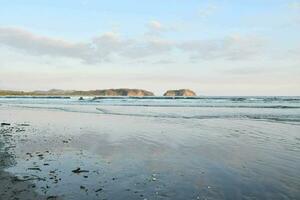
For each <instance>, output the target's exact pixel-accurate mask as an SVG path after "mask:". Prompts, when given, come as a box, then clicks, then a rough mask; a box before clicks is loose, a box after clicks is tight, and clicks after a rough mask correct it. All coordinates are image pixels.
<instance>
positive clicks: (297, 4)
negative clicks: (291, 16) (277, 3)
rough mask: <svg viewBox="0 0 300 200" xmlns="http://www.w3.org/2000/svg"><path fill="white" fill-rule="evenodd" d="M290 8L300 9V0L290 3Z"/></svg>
mask: <svg viewBox="0 0 300 200" xmlns="http://www.w3.org/2000/svg"><path fill="white" fill-rule="evenodd" d="M290 8H292V9H295V10H300V1H294V2H293V3H290Z"/></svg>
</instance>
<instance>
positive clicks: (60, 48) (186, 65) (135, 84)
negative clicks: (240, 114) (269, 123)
mask: <svg viewBox="0 0 300 200" xmlns="http://www.w3.org/2000/svg"><path fill="white" fill-rule="evenodd" d="M52 88H58V89H77V90H91V89H107V88H141V89H146V90H150V91H153V92H154V93H155V94H156V95H161V94H163V93H164V92H165V91H166V90H169V89H181V88H189V89H192V90H194V91H196V92H197V94H198V95H216V96H220V95H228V96H229V95H250V96H251V95H288V96H296V95H300V0H151V1H150V0H149V1H141V0H122V1H116V0H111V1H104V0H77V1H76V0H59V1H53V0H43V1H41V0H26V1H23V0H1V1H0V89H10V90H25V91H31V90H48V89H52Z"/></svg>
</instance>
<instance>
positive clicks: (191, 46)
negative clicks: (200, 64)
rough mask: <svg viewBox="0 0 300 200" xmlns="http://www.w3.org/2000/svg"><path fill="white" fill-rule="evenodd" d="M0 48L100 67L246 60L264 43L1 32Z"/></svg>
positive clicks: (250, 38)
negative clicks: (76, 38) (145, 61)
mask: <svg viewBox="0 0 300 200" xmlns="http://www.w3.org/2000/svg"><path fill="white" fill-rule="evenodd" d="M153 27H155V28H156V29H157V30H160V29H162V27H161V25H160V24H159V23H156V24H155V23H154V24H153ZM0 45H4V46H6V47H9V48H13V49H17V50H19V51H20V52H23V53H24V54H28V55H32V56H51V57H68V58H71V59H79V60H81V61H83V62H86V63H100V62H109V61H114V59H116V58H121V59H129V60H137V59H141V58H147V57H151V58H152V57H155V56H156V57H157V58H158V59H157V60H162V59H163V60H164V59H169V58H170V56H171V57H172V55H173V54H172V53H173V52H175V51H176V52H177V53H178V52H180V53H181V54H185V55H187V56H190V57H191V58H194V60H213V59H225V60H240V59H248V58H251V57H252V56H254V55H257V54H259V53H261V50H262V48H263V47H264V45H265V41H264V40H263V39H262V38H259V37H257V36H240V35H232V36H228V37H225V38H221V39H215V40H186V41H181V42H179V41H173V40H168V39H164V38H162V37H157V36H156V37H150V38H149V37H142V38H138V37H137V38H132V39H130V38H124V37H122V36H120V35H119V34H117V33H115V32H107V33H104V34H102V35H100V36H97V37H94V38H92V39H91V40H90V41H88V42H77V43H76V42H68V41H65V40H60V39H55V38H51V37H44V36H40V35H36V34H33V33H31V32H28V31H26V30H23V29H17V28H0ZM153 62H155V60H152V61H151V63H153Z"/></svg>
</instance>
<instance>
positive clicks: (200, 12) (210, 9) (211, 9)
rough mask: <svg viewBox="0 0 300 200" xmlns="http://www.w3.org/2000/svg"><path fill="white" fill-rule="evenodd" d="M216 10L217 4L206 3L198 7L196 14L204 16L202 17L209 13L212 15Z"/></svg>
mask: <svg viewBox="0 0 300 200" xmlns="http://www.w3.org/2000/svg"><path fill="white" fill-rule="evenodd" d="M216 10H217V6H215V5H212V4H210V5H207V6H205V7H203V8H200V9H199V10H198V15H199V16H200V17H203V18H204V17H207V16H209V15H212V14H213V13H214V12H215V11H216Z"/></svg>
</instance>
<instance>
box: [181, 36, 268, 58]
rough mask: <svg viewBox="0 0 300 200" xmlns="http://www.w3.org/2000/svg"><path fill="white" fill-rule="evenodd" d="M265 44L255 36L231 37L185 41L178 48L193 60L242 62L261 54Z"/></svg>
mask: <svg viewBox="0 0 300 200" xmlns="http://www.w3.org/2000/svg"><path fill="white" fill-rule="evenodd" d="M265 43H266V41H265V40H264V39H262V38H260V37H257V36H240V35H231V36H227V37H225V38H223V39H216V40H194V41H185V42H183V43H181V44H179V46H178V48H180V49H182V50H184V51H186V52H190V53H192V56H191V58H192V59H193V60H195V59H204V60H211V59H225V60H242V59H248V58H250V57H252V56H255V55H258V54H259V53H261V50H262V48H263V47H264V46H265Z"/></svg>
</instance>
